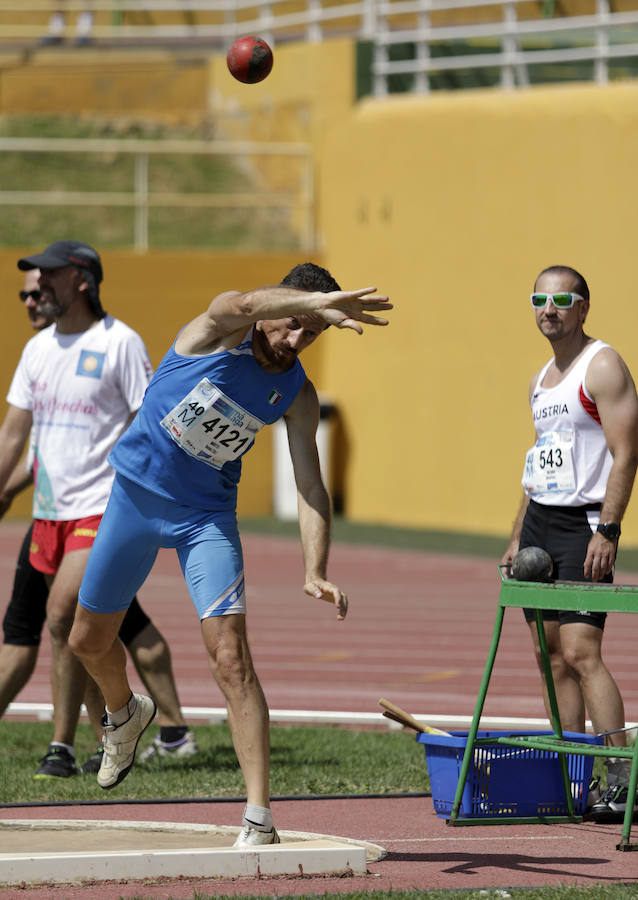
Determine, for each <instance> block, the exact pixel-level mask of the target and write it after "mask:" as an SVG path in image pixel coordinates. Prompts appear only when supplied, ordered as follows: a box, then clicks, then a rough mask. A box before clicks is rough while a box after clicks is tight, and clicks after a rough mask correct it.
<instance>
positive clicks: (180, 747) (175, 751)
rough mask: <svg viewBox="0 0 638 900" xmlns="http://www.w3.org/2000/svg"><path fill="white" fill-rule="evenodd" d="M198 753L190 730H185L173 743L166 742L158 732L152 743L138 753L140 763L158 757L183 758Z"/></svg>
mask: <svg viewBox="0 0 638 900" xmlns="http://www.w3.org/2000/svg"><path fill="white" fill-rule="evenodd" d="M196 753H199V747H198V746H197V741H196V740H195V735H194V734H193V732H192V731H187V732H186V734H185V735H184V737H183V738H181V739H180V740H179V741H175V742H174V743H171V744H169V743H166V742H165V741H163V740H162V739H161V738H160V736H159V734H156V735H155V737H154V738H153V743H152V744H151V746H150V747H147V748H146V750H143V751H142V752H141V753H140V756H139V761H140V762H141V763H146V762H152V761H153V760H158V761H159V760H160V759H168V758H173V759H183V758H185V757H187V756H195V754H196Z"/></svg>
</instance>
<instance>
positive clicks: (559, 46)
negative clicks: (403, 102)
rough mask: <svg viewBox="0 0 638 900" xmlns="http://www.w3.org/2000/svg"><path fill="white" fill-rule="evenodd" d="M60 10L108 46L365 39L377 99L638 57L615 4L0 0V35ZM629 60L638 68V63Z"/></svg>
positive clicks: (9, 37) (32, 30) (9, 36)
mask: <svg viewBox="0 0 638 900" xmlns="http://www.w3.org/2000/svg"><path fill="white" fill-rule="evenodd" d="M615 5H616V7H617V6H618V5H619V4H618V3H616V4H615ZM621 5H622V4H621ZM54 6H55V8H60V9H63V10H64V13H65V15H66V17H67V24H68V22H69V20H70V19H71V18H72V17H73V16H74V15H75V14H76V13H79V12H81V11H82V10H85V9H90V10H92V11H93V13H94V16H95V24H94V26H93V30H92V32H91V37H92V38H93V39H95V40H96V42H98V43H104V44H107V45H108V44H110V45H111V46H113V45H117V46H121V47H126V46H136V45H139V44H153V43H155V44H157V45H161V44H166V43H167V42H169V43H170V42H173V43H175V42H178V43H179V42H182V43H185V44H189V43H190V44H193V45H196V44H197V42H200V45H202V44H203V45H204V46H206V47H207V48H209V49H211V50H224V49H225V48H227V47H228V46H229V44H230V43H231V42H232V40H234V38H236V37H237V36H238V35H240V34H249V33H255V34H259V35H260V36H261V37H263V38H265V39H266V40H267V41H269V42H270V43H271V44H277V43H278V42H284V41H291V40H305V41H311V42H318V41H322V40H324V39H326V38H330V37H334V36H348V37H351V38H354V39H356V40H359V41H369V42H371V43H372V45H373V53H372V62H371V83H372V88H371V90H372V93H374V94H375V95H377V96H383V95H384V94H387V93H389V92H390V91H391V90H393V83H396V81H397V79H399V80H401V79H403V86H402V87H400V88H399V89H400V90H414V91H421V92H425V91H428V90H431V89H433V88H436V87H446V88H449V87H454V86H468V85H467V84H459V82H462V81H463V78H464V77H465V80H466V82H467V74H468V73H470V72H471V73H475V83H476V84H477V85H485V84H494V85H498V86H500V87H502V88H512V87H516V86H525V85H527V84H530V83H532V82H534V81H535V80H538V78H537V74H538V73H539V71H540V70H541V69H544V70H545V71H544V73H543V74H542V77H540V76H539V77H540V80H543V81H545V82H551V81H562V80H567V79H569V80H575V79H578V80H593V81H595V82H597V83H605V82H606V81H608V80H609V79H610V77H611V76H612V74H614V73H615V72H616V71H617V69H618V66H619V63H620V62H621V61H623V60H624V61H627V60H630V61H633V60H636V59H637V58H638V8H636V9H631V8H629V9H627V10H625V11H622V10H621V11H618V10H617V11H614V9H612V4H611V0H564V2H562V3H561V4H558V3H557V2H555V0H358V2H348V0H57V2H55V3H54V2H53V0H22V2H21V3H20V5H19V16H18V7H16V4H15V2H14V0H0V41H4V42H5V44H6V43H7V42H9V43H11V42H12V41H23V42H24V41H25V40H26V41H33V40H34V39H35V40H37V39H38V38H41V37H42V36H43V30H45V29H46V22H47V17H48V15H49V13H50V12H51V11H52V9H53V7H54ZM625 6H629V7H631V3H630V2H629V0H626V2H625ZM637 6H638V4H637ZM565 10H568V11H569V12H570V13H571V14H567V13H566V12H565ZM397 56H403V57H404V58H396V57H397ZM625 68H627V66H626V67H625ZM628 68H629V71H630V75H634V74H638V63H634V62H632V63H631V65H630V66H629V67H628ZM463 73H465V75H464V74H463ZM477 73H478V74H477ZM621 74H625V73H621ZM452 76H454V77H455V78H456V82H457V83H456V84H455V83H454V78H453V77H452ZM394 89H396V88H394Z"/></svg>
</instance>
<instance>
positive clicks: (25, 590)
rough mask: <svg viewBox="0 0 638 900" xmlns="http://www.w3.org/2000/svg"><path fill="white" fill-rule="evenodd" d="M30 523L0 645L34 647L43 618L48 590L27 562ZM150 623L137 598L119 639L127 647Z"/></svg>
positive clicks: (40, 574) (39, 636)
mask: <svg viewBox="0 0 638 900" xmlns="http://www.w3.org/2000/svg"><path fill="white" fill-rule="evenodd" d="M32 532H33V524H31V527H30V528H29V530H28V531H27V533H26V535H25V536H24V540H23V542H22V546H21V548H20V553H19V554H18V562H17V564H16V570H15V575H14V579H13V591H12V593H11V600H10V601H9V605H8V606H7V609H6V612H5V614H4V619H3V620H2V629H3V632H4V643H5V644H14V645H16V646H18V647H38V646H39V645H40V638H41V636H42V629H43V628H44V623H45V621H46V617H47V599H48V596H49V588H48V586H47V583H46V579H45V577H44V574H43V573H42V572H39V571H38V570H37V569H34V568H33V566H32V565H31V563H30V562H29V547H30V546H31V534H32ZM150 621H151V620H150V619H149V617H148V616H147V615H146V613H145V612H144V610H143V609H142V607H141V606H140V604H139V602H138V600H137V597H133V601H132V603H131V605H130V606H129V608H128V610H127V613H126V616H125V617H124V621H123V622H122V625H121V626H120V638H121V639H122V643H123V644H124V645H125V646H127V647H128V645H129V644H130V643H131V641H133V640H135V638H136V637H137V636H138V634H139V633H140V632H141V631H143V630H144V628H146V626H147V625H148V624H149V622H150Z"/></svg>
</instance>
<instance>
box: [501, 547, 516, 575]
mask: <svg viewBox="0 0 638 900" xmlns="http://www.w3.org/2000/svg"><path fill="white" fill-rule="evenodd" d="M519 543H520V542H519V539H518V538H516V540H512V541H510V543H509V545H508V547H507V550H506V551H505V553H504V554H503V555H502V557H501V561H500V563H499V565H501V566H503V567H504V568H506V569H509V572H508V577H509V576H510V575H511V574H512V563H513V562H514V557H515V556H516V554H517V553H518V545H519Z"/></svg>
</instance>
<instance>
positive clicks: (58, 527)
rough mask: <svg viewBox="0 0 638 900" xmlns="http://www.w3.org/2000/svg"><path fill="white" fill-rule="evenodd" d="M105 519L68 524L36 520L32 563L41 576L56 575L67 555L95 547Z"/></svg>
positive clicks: (90, 519) (30, 559) (83, 520)
mask: <svg viewBox="0 0 638 900" xmlns="http://www.w3.org/2000/svg"><path fill="white" fill-rule="evenodd" d="M101 519H102V516H101V515H100V516H87V517H86V518H85V519H70V520H69V521H67V522H57V521H54V520H52V519H35V521H34V523H33V537H32V539H31V547H30V548H29V562H30V563H31V565H32V566H33V568H34V569H37V570H38V571H39V572H45V573H46V574H47V575H55V573H56V572H57V571H58V569H59V568H60V563H61V562H62V557H63V556H64V555H65V553H70V552H71V551H72V550H85V549H86V548H87V547H92V546H93V541H94V540H95V535H96V534H97V529H98V526H99V524H100V521H101Z"/></svg>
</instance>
